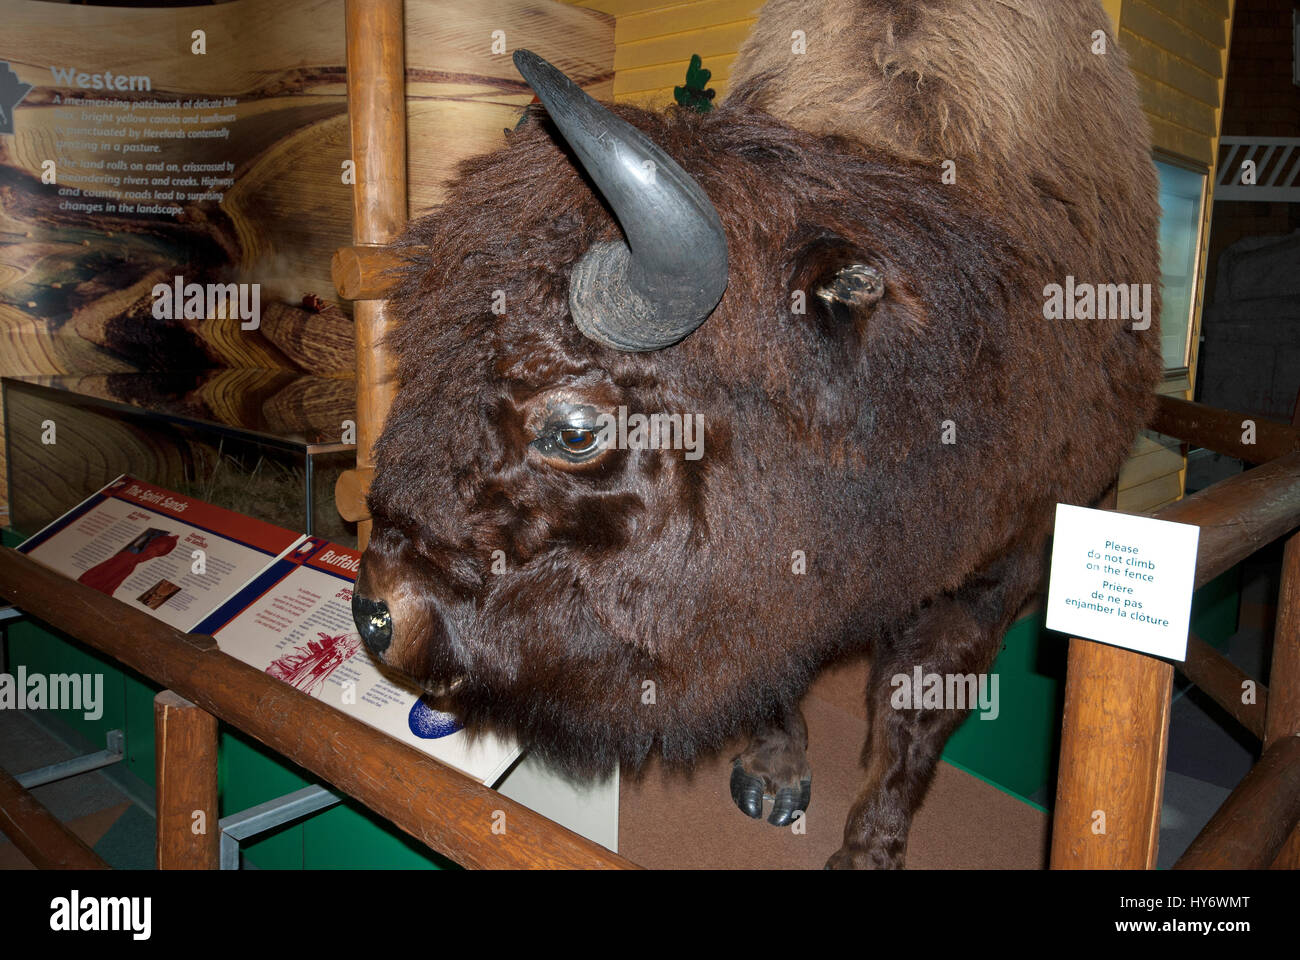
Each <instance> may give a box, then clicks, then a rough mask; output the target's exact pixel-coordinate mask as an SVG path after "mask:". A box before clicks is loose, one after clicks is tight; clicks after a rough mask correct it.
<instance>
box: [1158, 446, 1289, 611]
mask: <svg viewBox="0 0 1300 960" xmlns="http://www.w3.org/2000/svg"><path fill="white" fill-rule="evenodd" d="M1151 516H1153V517H1155V518H1156V519H1158V520H1172V521H1174V522H1175V523H1190V524H1195V525H1196V526H1199V527H1200V528H1201V538H1200V544H1199V545H1198V547H1197V552H1196V586H1197V587H1203V586H1205V585H1206V584H1207V583H1209V582H1210V581H1211V580H1213V579H1214V578H1215V577H1217V576H1218V575H1219V574H1221V573H1223V572H1224V571H1225V570H1228V569H1230V568H1232V567H1233V566H1235V565H1236V564H1238V563H1240V562H1241V561H1242V560H1244V559H1246V557H1249V556H1250V555H1251V554H1252V553H1254V552H1255V551H1256V550H1259V549H1260V548H1261V547H1264V546H1267V545H1268V544H1270V543H1272V542H1273V541H1274V540H1276V539H1277V538H1278V537H1280V536H1282V535H1283V534H1286V533H1290V532H1291V531H1292V530H1294V529H1296V527H1300V453H1289V454H1287V455H1286V456H1284V457H1280V458H1279V459H1277V460H1272V461H1270V462H1268V463H1266V464H1264V465H1263V466H1259V467H1255V468H1254V469H1252V470H1247V471H1246V472H1245V473H1240V474H1237V476H1235V477H1229V478H1228V479H1227V480H1223V481H1220V482H1219V483H1216V484H1215V485H1214V486H1212V487H1207V488H1206V489H1204V490H1200V491H1198V492H1197V493H1194V494H1192V495H1191V496H1190V497H1187V498H1185V499H1183V500H1179V501H1178V502H1177V503H1171V504H1170V505H1169V506H1167V507H1164V508H1162V509H1160V510H1157V511H1156V512H1155V513H1153V514H1151Z"/></svg>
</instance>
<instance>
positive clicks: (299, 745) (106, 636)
mask: <svg viewBox="0 0 1300 960" xmlns="http://www.w3.org/2000/svg"><path fill="white" fill-rule="evenodd" d="M0 596H3V597H4V598H5V599H6V600H8V601H9V602H10V603H13V604H15V605H17V606H19V607H21V608H22V609H23V610H24V611H26V612H27V613H28V614H29V615H30V616H32V617H35V618H36V619H38V620H41V621H43V622H45V623H47V624H49V625H50V626H52V627H54V628H56V629H58V630H62V631H64V632H65V633H67V634H68V635H70V636H72V637H74V638H76V639H78V640H80V641H82V642H84V643H86V644H88V645H90V646H92V647H94V648H95V649H96V650H100V651H102V652H103V653H105V654H107V655H108V656H110V657H112V658H113V659H115V660H117V661H119V662H120V663H123V664H125V665H126V666H128V667H130V668H131V669H133V670H136V671H138V672H140V673H142V674H144V675H145V676H147V677H149V678H150V679H151V680H153V681H154V682H156V683H158V684H161V685H162V686H164V687H166V688H168V689H170V690H173V691H175V693H177V694H179V695H180V696H181V697H184V698H185V699H186V700H188V701H190V702H191V703H193V704H195V705H197V706H199V707H201V708H202V709H204V710H206V711H207V712H209V713H211V714H212V715H213V716H215V717H217V718H218V719H220V720H223V721H225V722H226V723H229V724H231V725H232V726H234V727H236V728H238V729H239V730H242V731H244V732H245V733H247V734H249V735H250V736H252V737H255V738H256V739H258V740H260V741H261V742H262V743H264V744H266V745H267V746H268V747H270V748H271V749H272V750H275V751H276V752H278V753H280V754H282V755H284V756H285V757H287V758H289V759H290V760H291V761H293V762H294V763H297V764H299V765H300V766H302V767H305V768H306V769H308V770H310V771H312V773H314V774H316V775H317V776H318V777H320V778H321V779H322V780H325V781H326V782H328V783H330V784H332V785H334V786H335V787H337V788H338V789H339V790H342V791H343V792H345V793H347V794H349V795H350V796H353V797H355V798H356V799H358V800H360V801H361V802H362V803H364V804H365V805H366V806H368V807H369V808H370V809H371V810H374V811H375V812H376V813H377V814H379V815H380V816H382V817H384V818H385V819H387V820H390V821H392V822H393V823H394V824H395V825H396V826H397V827H399V828H400V829H402V830H403V831H405V832H406V833H408V834H410V835H411V836H413V837H415V838H416V839H417V840H419V841H421V842H422V843H424V844H426V845H427V846H429V847H430V848H431V849H433V850H436V851H438V852H439V853H442V854H444V855H446V856H448V857H450V858H451V859H452V860H455V861H456V862H457V863H460V864H462V865H464V866H469V867H497V868H522V867H543V868H556V867H571V868H575V867H576V868H596V867H606V868H630V867H634V866H635V864H633V863H632V862H631V861H629V860H627V859H625V858H623V857H620V856H618V855H617V854H614V853H611V852H610V851H609V850H607V849H605V848H604V847H602V846H600V845H599V844H597V843H594V842H593V841H591V840H588V839H586V838H585V837H581V836H578V835H577V834H575V833H572V832H571V831H569V830H566V829H565V828H564V827H561V826H559V825H558V824H556V823H554V822H552V821H550V820H548V819H547V818H545V817H543V816H542V815H541V814H539V813H536V812H534V811H532V810H530V809H528V808H527V807H525V806H523V805H521V804H519V803H516V802H514V801H513V800H510V799H508V798H507V797H504V796H502V795H501V794H499V793H497V792H496V791H494V790H491V789H489V788H488V787H485V786H483V785H482V784H481V783H478V782H476V781H474V780H472V779H471V778H469V777H467V776H465V775H464V774H462V773H460V772H458V771H456V770H453V769H451V768H450V767H448V766H446V765H444V764H442V763H439V762H438V761H436V760H434V759H432V758H431V757H428V756H426V755H424V754H423V753H420V752H419V751H418V750H416V749H414V748H413V747H409V746H407V745H406V744H404V743H400V742H398V741H397V740H394V739H392V738H391V737H389V736H388V735H387V734H384V733H381V732H380V731H378V730H376V729H375V728H374V727H370V726H367V725H366V724H364V723H362V722H361V721H360V720H356V719H354V718H352V717H349V716H348V715H347V714H345V713H342V712H341V711H339V710H336V709H335V708H333V707H331V706H329V705H328V704H325V703H323V702H321V701H319V700H316V699H314V698H313V697H310V696H307V695H306V694H304V693H301V692H300V691H298V690H296V689H294V688H293V687H292V686H290V685H289V684H287V683H285V682H284V681H282V680H277V679H276V678H274V677H271V676H268V675H267V674H265V673H263V672H262V671H261V670H257V669H256V668H254V667H251V666H249V665H248V664H246V663H244V662H242V661H240V660H236V659H235V658H234V657H231V656H229V655H228V654H225V653H222V652H221V651H220V650H218V649H217V645H216V642H215V641H214V640H213V639H212V638H211V637H204V636H198V635H196V634H187V633H181V632H180V631H178V630H176V629H174V628H172V627H170V626H168V625H167V624H165V623H162V622H160V621H158V620H155V619H154V618H153V617H151V616H149V615H148V614H146V613H144V612H143V611H140V610H135V609H133V608H131V607H128V606H126V605H125V604H122V603H119V602H118V601H116V600H114V599H112V598H111V597H106V596H104V595H103V594H102V593H99V592H98V591H96V590H93V589H91V588H90V587H87V586H84V585H83V584H80V583H76V582H74V581H70V580H68V579H67V578H66V577H63V576H61V575H60V574H57V573H55V572H53V571H52V570H48V569H46V568H45V567H42V566H41V565H40V564H38V563H36V562H35V561H33V560H31V559H29V558H28V557H26V556H24V555H23V554H20V553H18V552H17V551H15V550H11V549H8V548H3V549H0ZM204 762H208V761H206V760H205V761H204ZM160 812H161V811H160ZM502 817H504V821H502ZM502 822H504V832H494V831H493V829H492V828H493V825H494V823H495V824H498V831H499V830H500V829H501V827H500V824H501V823H502ZM188 828H189V827H188V822H186V824H185V829H188ZM173 865H175V864H173Z"/></svg>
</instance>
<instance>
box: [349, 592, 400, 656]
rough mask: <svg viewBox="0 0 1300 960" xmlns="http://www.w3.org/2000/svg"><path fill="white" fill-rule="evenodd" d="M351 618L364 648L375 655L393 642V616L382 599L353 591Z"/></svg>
mask: <svg viewBox="0 0 1300 960" xmlns="http://www.w3.org/2000/svg"><path fill="white" fill-rule="evenodd" d="M352 619H353V620H355V621H356V623H357V632H358V633H359V634H361V640H362V642H364V643H365V645H366V649H367V650H369V651H370V652H371V653H373V654H374V655H375V656H379V654H381V653H383V652H384V651H385V650H387V649H388V645H389V644H390V643H392V642H393V618H392V616H391V615H390V614H389V612H388V604H386V603H384V601H382V600H371V599H370V598H369V597H363V596H362V595H361V594H359V593H356V592H355V591H354V592H353V594H352Z"/></svg>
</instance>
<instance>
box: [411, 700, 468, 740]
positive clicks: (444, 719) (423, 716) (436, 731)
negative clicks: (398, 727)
mask: <svg viewBox="0 0 1300 960" xmlns="http://www.w3.org/2000/svg"><path fill="white" fill-rule="evenodd" d="M406 722H407V724H408V725H409V726H410V728H411V732H412V733H413V734H415V735H416V736H417V737H419V738H420V739H421V740H437V739H439V738H440V737H449V736H451V735H452V734H453V733H455V732H456V731H457V730H463V729H465V728H464V725H463V724H462V723H461V722H460V721H459V720H457V719H456V718H455V717H454V716H452V715H451V714H450V713H443V712H442V711H441V710H434V709H433V708H432V707H430V706H429V705H428V704H427V703H425V702H424V698H423V697H420V698H419V699H417V700H416V701H415V703H413V704H411V713H410V716H408V717H407V718H406Z"/></svg>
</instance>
